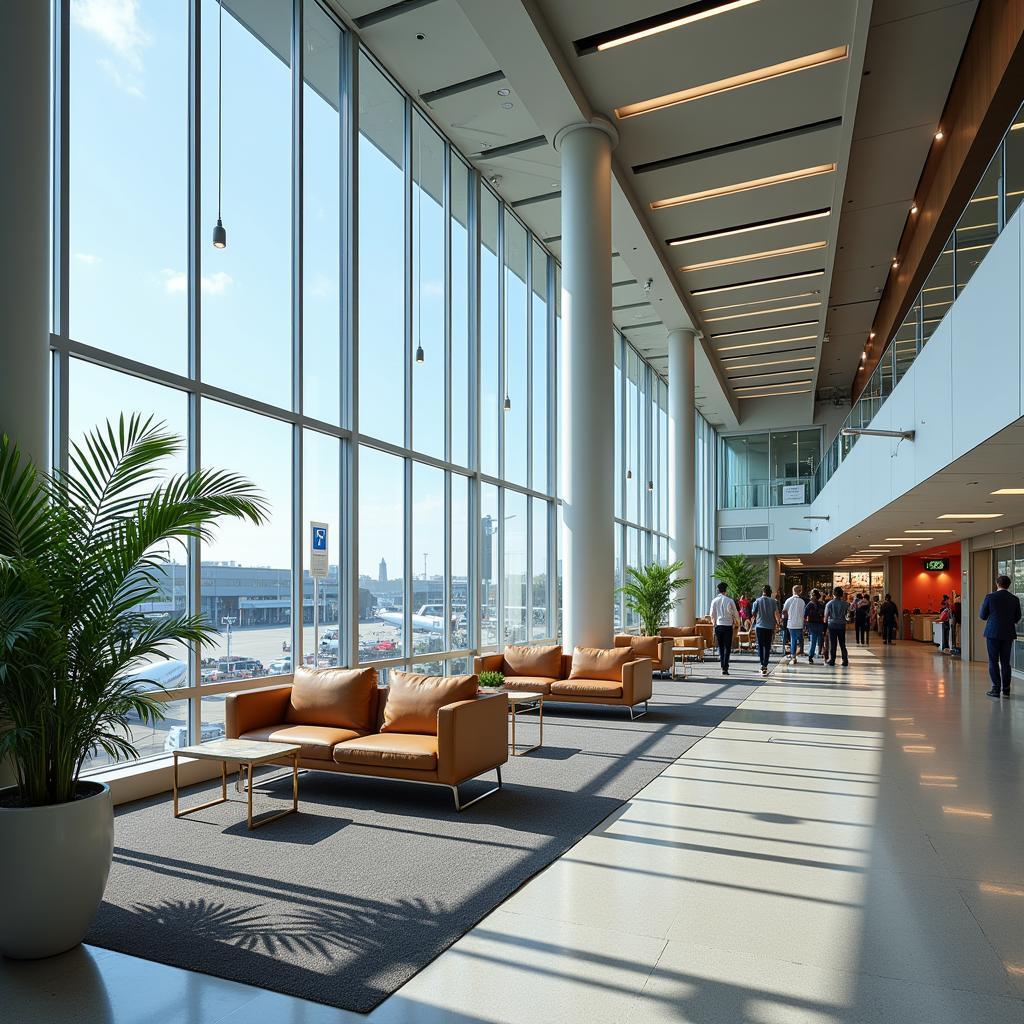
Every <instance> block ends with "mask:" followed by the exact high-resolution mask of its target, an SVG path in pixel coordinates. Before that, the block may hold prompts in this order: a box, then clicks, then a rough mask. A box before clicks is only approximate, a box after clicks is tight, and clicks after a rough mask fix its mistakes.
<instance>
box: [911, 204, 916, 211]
mask: <svg viewBox="0 0 1024 1024" xmlns="http://www.w3.org/2000/svg"><path fill="white" fill-rule="evenodd" d="M910 212H911V213H917V203H914V205H913V206H911V208H910Z"/></svg>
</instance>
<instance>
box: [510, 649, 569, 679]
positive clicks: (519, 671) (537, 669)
mask: <svg viewBox="0 0 1024 1024" xmlns="http://www.w3.org/2000/svg"><path fill="white" fill-rule="evenodd" d="M502 659H503V661H504V663H505V667H504V672H505V675H506V676H541V677H546V678H548V679H557V678H558V676H559V673H560V672H561V671H562V646H561V644H551V645H550V646H523V647H506V648H505V653H504V655H503V656H502Z"/></svg>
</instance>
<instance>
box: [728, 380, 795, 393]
mask: <svg viewBox="0 0 1024 1024" xmlns="http://www.w3.org/2000/svg"><path fill="white" fill-rule="evenodd" d="M810 383H811V382H810V379H808V380H788V381H786V383H785V384H745V385H744V386H743V387H741V388H734V390H735V391H736V392H737V393H739V392H740V391H764V390H765V388H781V387H794V388H795V387H802V386H803V385H805V384H810Z"/></svg>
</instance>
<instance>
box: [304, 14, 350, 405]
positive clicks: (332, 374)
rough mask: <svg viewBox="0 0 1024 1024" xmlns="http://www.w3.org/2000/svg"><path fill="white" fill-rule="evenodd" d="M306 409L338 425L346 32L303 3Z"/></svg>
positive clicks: (326, 16) (328, 18) (325, 15)
mask: <svg viewBox="0 0 1024 1024" xmlns="http://www.w3.org/2000/svg"><path fill="white" fill-rule="evenodd" d="M303 12H304V13H303V17H304V19H305V21H304V33H305V58H304V63H303V90H302V97H303V115H302V116H303V141H302V157H303V164H302V183H303V189H304V191H303V204H304V205H303V211H302V215H303V216H302V230H303V235H302V244H303V263H302V338H303V360H302V387H303V407H302V408H303V412H304V413H305V414H306V415H307V416H313V417H316V418H317V419H320V420H324V421H326V422H327V423H340V422H341V341H342V338H341V294H342V293H341V267H342V260H341V246H342V239H341V189H342V180H343V177H342V166H341V138H342V130H341V95H342V89H341V76H342V66H343V65H342V41H343V36H342V32H341V29H340V28H338V26H337V23H336V22H335V21H334V20H333V19H332V18H330V17H328V15H327V14H326V13H325V12H324V9H323V8H322V7H321V6H320V5H319V4H318V3H317V2H316V0H304V2H303Z"/></svg>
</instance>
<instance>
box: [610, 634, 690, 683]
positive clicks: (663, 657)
mask: <svg viewBox="0 0 1024 1024" xmlns="http://www.w3.org/2000/svg"><path fill="white" fill-rule="evenodd" d="M613 643H614V644H615V646H616V647H631V648H632V649H633V651H634V653H635V654H636V656H637V657H638V658H650V659H651V667H652V670H653V671H655V672H661V673H666V672H671V671H672V668H673V666H674V664H675V654H674V652H673V650H672V648H673V641H672V640H671V639H670V638H668V637H664V636H634V635H633V634H632V633H620V634H618V635H617V636H616V637H615V639H614V641H613Z"/></svg>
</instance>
